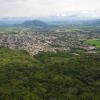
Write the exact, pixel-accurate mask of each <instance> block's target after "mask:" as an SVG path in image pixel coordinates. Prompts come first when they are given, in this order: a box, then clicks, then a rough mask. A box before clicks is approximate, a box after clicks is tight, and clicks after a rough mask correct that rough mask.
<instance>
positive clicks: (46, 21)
mask: <svg viewBox="0 0 100 100" xmlns="http://www.w3.org/2000/svg"><path fill="white" fill-rule="evenodd" d="M80 24H84V25H100V19H84V18H83V19H80V18H79V19H78V18H77V17H75V16H69V17H68V16H67V17H66V16H52V17H44V18H37V20H34V18H32V17H21V18H20V17H19V18H2V19H0V26H22V27H48V26H50V25H80Z"/></svg>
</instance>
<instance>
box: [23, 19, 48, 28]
mask: <svg viewBox="0 0 100 100" xmlns="http://www.w3.org/2000/svg"><path fill="white" fill-rule="evenodd" d="M21 26H24V27H46V26H48V25H47V24H46V23H45V22H43V21H40V20H32V21H25V22H24V23H22V24H21Z"/></svg>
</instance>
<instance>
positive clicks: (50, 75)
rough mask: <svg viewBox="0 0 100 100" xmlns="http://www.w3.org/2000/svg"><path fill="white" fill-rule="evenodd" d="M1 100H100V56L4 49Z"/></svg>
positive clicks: (0, 67) (0, 63)
mask: <svg viewBox="0 0 100 100" xmlns="http://www.w3.org/2000/svg"><path fill="white" fill-rule="evenodd" d="M0 100H100V53H95V54H90V53H87V52H85V51H77V50H76V51H74V52H73V51H70V52H57V53H50V52H47V53H43V52H41V53H39V54H37V55H35V56H34V57H32V56H30V55H29V54H28V53H27V52H26V51H24V50H20V51H18V50H10V49H8V48H0Z"/></svg>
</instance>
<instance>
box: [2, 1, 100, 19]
mask: <svg viewBox="0 0 100 100" xmlns="http://www.w3.org/2000/svg"><path fill="white" fill-rule="evenodd" d="M70 15H81V16H83V17H84V16H87V17H96V18H100V0H0V17H24V16H36V17H38V16H70Z"/></svg>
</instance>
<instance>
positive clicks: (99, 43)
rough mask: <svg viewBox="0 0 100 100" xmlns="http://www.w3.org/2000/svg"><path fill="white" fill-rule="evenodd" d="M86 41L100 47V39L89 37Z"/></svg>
mask: <svg viewBox="0 0 100 100" xmlns="http://www.w3.org/2000/svg"><path fill="white" fill-rule="evenodd" d="M85 43H88V44H90V45H95V46H96V47H97V48H100V39H88V40H86V41H85Z"/></svg>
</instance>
